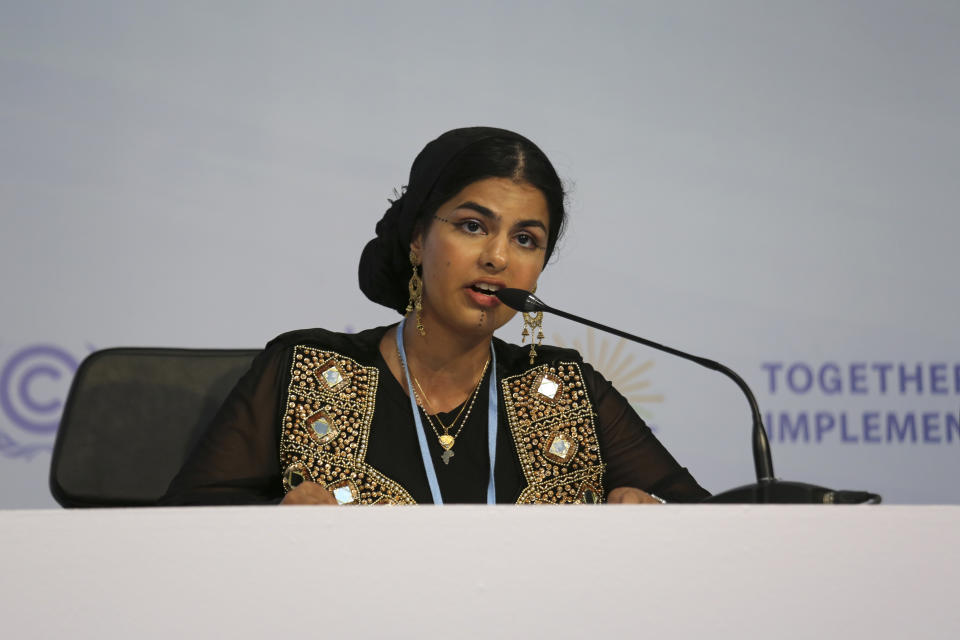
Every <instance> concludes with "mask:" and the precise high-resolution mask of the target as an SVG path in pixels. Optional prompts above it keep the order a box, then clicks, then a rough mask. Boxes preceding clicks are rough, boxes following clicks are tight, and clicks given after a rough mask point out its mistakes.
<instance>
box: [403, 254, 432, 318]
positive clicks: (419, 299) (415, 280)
mask: <svg viewBox="0 0 960 640" xmlns="http://www.w3.org/2000/svg"><path fill="white" fill-rule="evenodd" d="M410 266H412V267H413V274H412V275H411V276H410V282H408V283H407V290H408V291H409V292H410V300H409V301H408V302H407V313H410V312H411V311H416V312H417V333H419V334H420V335H421V336H425V335H427V330H426V329H424V328H423V317H422V315H421V312H422V311H423V279H422V278H421V277H420V272H419V271H417V268H418V267H419V266H420V259H419V258H418V257H417V254H416V253H414V251H413V250H412V249H411V250H410Z"/></svg>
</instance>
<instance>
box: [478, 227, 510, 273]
mask: <svg viewBox="0 0 960 640" xmlns="http://www.w3.org/2000/svg"><path fill="white" fill-rule="evenodd" d="M481 261H482V262H483V266H484V267H486V268H487V269H492V270H494V271H503V269H504V268H506V266H507V241H506V239H505V238H501V237H499V236H494V237H492V238H490V241H489V242H487V246H486V247H485V249H484V252H483V255H482V256H481Z"/></svg>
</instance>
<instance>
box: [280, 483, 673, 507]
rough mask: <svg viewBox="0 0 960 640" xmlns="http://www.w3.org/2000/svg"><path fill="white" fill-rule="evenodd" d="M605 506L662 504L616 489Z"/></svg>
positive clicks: (630, 489)
mask: <svg viewBox="0 0 960 640" xmlns="http://www.w3.org/2000/svg"><path fill="white" fill-rule="evenodd" d="M288 495H289V494H288ZM607 504H663V502H662V501H660V500H657V499H656V498H654V497H653V496H652V495H650V494H649V493H647V492H646V491H641V490H640V489H634V488H633V487H617V488H616V489H613V490H612V491H611V492H610V493H608V494H607Z"/></svg>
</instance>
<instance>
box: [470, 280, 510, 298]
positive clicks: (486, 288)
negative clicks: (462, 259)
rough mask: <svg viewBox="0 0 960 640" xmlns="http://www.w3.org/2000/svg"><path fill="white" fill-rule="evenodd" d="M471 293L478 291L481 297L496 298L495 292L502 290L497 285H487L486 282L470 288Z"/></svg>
mask: <svg viewBox="0 0 960 640" xmlns="http://www.w3.org/2000/svg"><path fill="white" fill-rule="evenodd" d="M468 288H469V289H470V290H471V291H476V292H477V293H479V294H480V295H484V296H490V297H494V292H496V291H499V290H500V289H502V287H501V286H500V285H497V284H487V283H486V282H477V283H474V284H472V285H470V286H469V287H468Z"/></svg>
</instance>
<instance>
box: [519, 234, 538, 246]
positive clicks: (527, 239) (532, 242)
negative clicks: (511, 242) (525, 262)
mask: <svg viewBox="0 0 960 640" xmlns="http://www.w3.org/2000/svg"><path fill="white" fill-rule="evenodd" d="M517 242H519V243H520V246H521V247H529V248H531V249H533V248H536V246H537V239H536V238H534V237H533V236H532V235H530V234H529V233H521V234H518V235H517Z"/></svg>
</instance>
